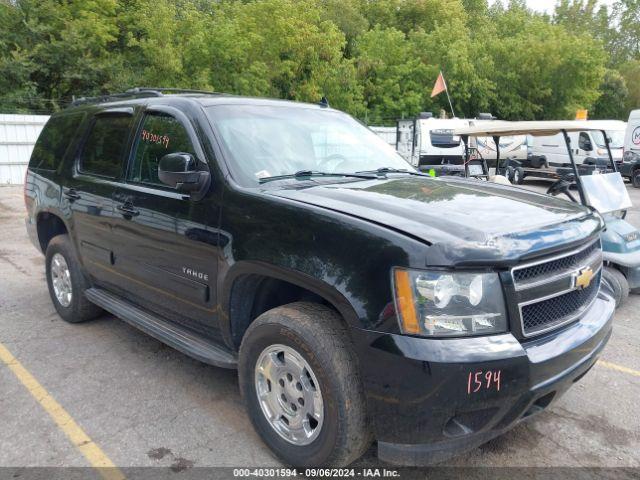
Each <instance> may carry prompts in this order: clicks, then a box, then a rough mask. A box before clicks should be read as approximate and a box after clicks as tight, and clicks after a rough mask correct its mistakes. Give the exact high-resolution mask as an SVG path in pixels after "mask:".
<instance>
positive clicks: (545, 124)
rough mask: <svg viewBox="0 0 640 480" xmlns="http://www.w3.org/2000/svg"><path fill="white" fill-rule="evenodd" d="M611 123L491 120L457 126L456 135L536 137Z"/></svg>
mask: <svg viewBox="0 0 640 480" xmlns="http://www.w3.org/2000/svg"><path fill="white" fill-rule="evenodd" d="M610 128H611V125H610V124H607V123H606V122H605V121H602V122H599V121H597V120H591V121H585V120H552V121H527V122H506V121H491V122H483V123H482V124H480V125H470V126H469V127H462V128H456V129H454V130H453V134H454V135H467V136H469V137H496V136H497V137H503V136H513V135H533V136H535V137H547V136H551V135H556V134H558V133H560V132H562V131H563V130H564V131H566V132H583V131H585V130H609V129H610Z"/></svg>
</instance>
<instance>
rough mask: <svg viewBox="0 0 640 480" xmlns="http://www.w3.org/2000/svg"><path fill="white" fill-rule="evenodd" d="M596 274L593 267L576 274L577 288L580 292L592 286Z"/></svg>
mask: <svg viewBox="0 0 640 480" xmlns="http://www.w3.org/2000/svg"><path fill="white" fill-rule="evenodd" d="M593 277H594V273H593V270H591V267H587V268H583V269H582V270H580V271H579V272H578V273H577V274H576V277H575V278H576V288H577V289H579V290H583V289H585V288H587V287H588V286H589V285H591V280H593Z"/></svg>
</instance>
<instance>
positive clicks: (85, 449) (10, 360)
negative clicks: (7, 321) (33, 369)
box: [0, 343, 125, 480]
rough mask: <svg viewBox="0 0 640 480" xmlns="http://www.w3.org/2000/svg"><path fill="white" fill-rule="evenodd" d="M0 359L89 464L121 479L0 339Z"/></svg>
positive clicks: (111, 479) (109, 478)
mask: <svg viewBox="0 0 640 480" xmlns="http://www.w3.org/2000/svg"><path fill="white" fill-rule="evenodd" d="M0 360H2V362H3V363H4V364H5V365H6V366H7V367H9V369H10V370H11V371H12V372H13V374H14V375H15V376H16V377H17V378H18V380H20V382H21V383H22V384H23V385H24V386H25V388H26V389H27V390H28V391H29V393H30V394H31V395H32V396H33V398H35V399H36V401H37V402H38V403H39V404H40V406H41V407H42V408H44V409H45V411H46V412H47V413H48V414H49V415H50V416H51V418H52V419H53V421H54V422H55V423H56V424H57V425H58V427H59V428H60V430H62V431H63V432H64V434H65V435H66V436H67V437H68V438H69V440H70V441H71V443H73V445H75V447H76V448H77V449H78V450H79V451H80V453H82V455H84V457H85V458H86V459H87V461H88V462H89V464H90V465H91V466H92V467H94V468H96V469H98V472H99V473H100V475H101V476H102V478H104V479H105V480H120V479H124V478H125V477H124V475H123V474H122V472H121V471H120V470H119V469H118V468H117V467H116V466H115V464H114V463H113V462H112V461H111V460H110V459H109V457H107V455H105V453H104V452H103V451H102V450H101V449H100V447H98V445H96V444H95V443H94V442H93V440H91V438H90V437H89V436H88V435H87V434H86V433H85V432H84V430H82V428H80V425H78V424H77V423H76V422H75V420H74V419H73V418H71V415H69V414H68V413H67V411H66V410H65V409H64V408H62V405H60V404H59V403H58V402H56V400H55V399H54V398H53V397H52V396H51V395H50V394H49V392H47V391H46V390H45V388H44V387H43V386H42V385H40V383H39V382H38V381H37V380H36V379H35V378H34V376H33V375H31V374H30V373H29V371H28V370H27V369H26V368H24V367H23V366H22V364H21V363H20V362H19V361H18V360H17V359H16V358H15V357H14V356H13V355H12V354H11V352H10V351H9V350H7V348H6V347H5V346H4V345H2V344H1V343H0Z"/></svg>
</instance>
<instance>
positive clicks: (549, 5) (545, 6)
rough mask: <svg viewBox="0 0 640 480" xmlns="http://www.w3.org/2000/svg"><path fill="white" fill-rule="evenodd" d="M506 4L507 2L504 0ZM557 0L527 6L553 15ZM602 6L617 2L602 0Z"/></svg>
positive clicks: (531, 0) (532, 0) (491, 0)
mask: <svg viewBox="0 0 640 480" xmlns="http://www.w3.org/2000/svg"><path fill="white" fill-rule="evenodd" d="M496 1H497V0H489V4H493V3H495V2H496ZM503 3H506V0H503ZM556 3H557V0H527V5H528V6H529V8H532V9H533V10H537V11H538V12H547V13H553V9H554V7H555V6H556ZM599 3H600V4H601V5H612V4H614V3H615V0H600V2H599Z"/></svg>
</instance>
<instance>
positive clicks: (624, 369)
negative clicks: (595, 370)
mask: <svg viewBox="0 0 640 480" xmlns="http://www.w3.org/2000/svg"><path fill="white" fill-rule="evenodd" d="M598 364H599V365H602V366H603V367H605V368H610V369H611V370H617V371H618V372H623V373H628V374H629V375H633V376H636V377H640V371H639V370H634V369H633V368H627V367H623V366H622V365H617V364H615V363H611V362H605V361H604V360H598Z"/></svg>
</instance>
